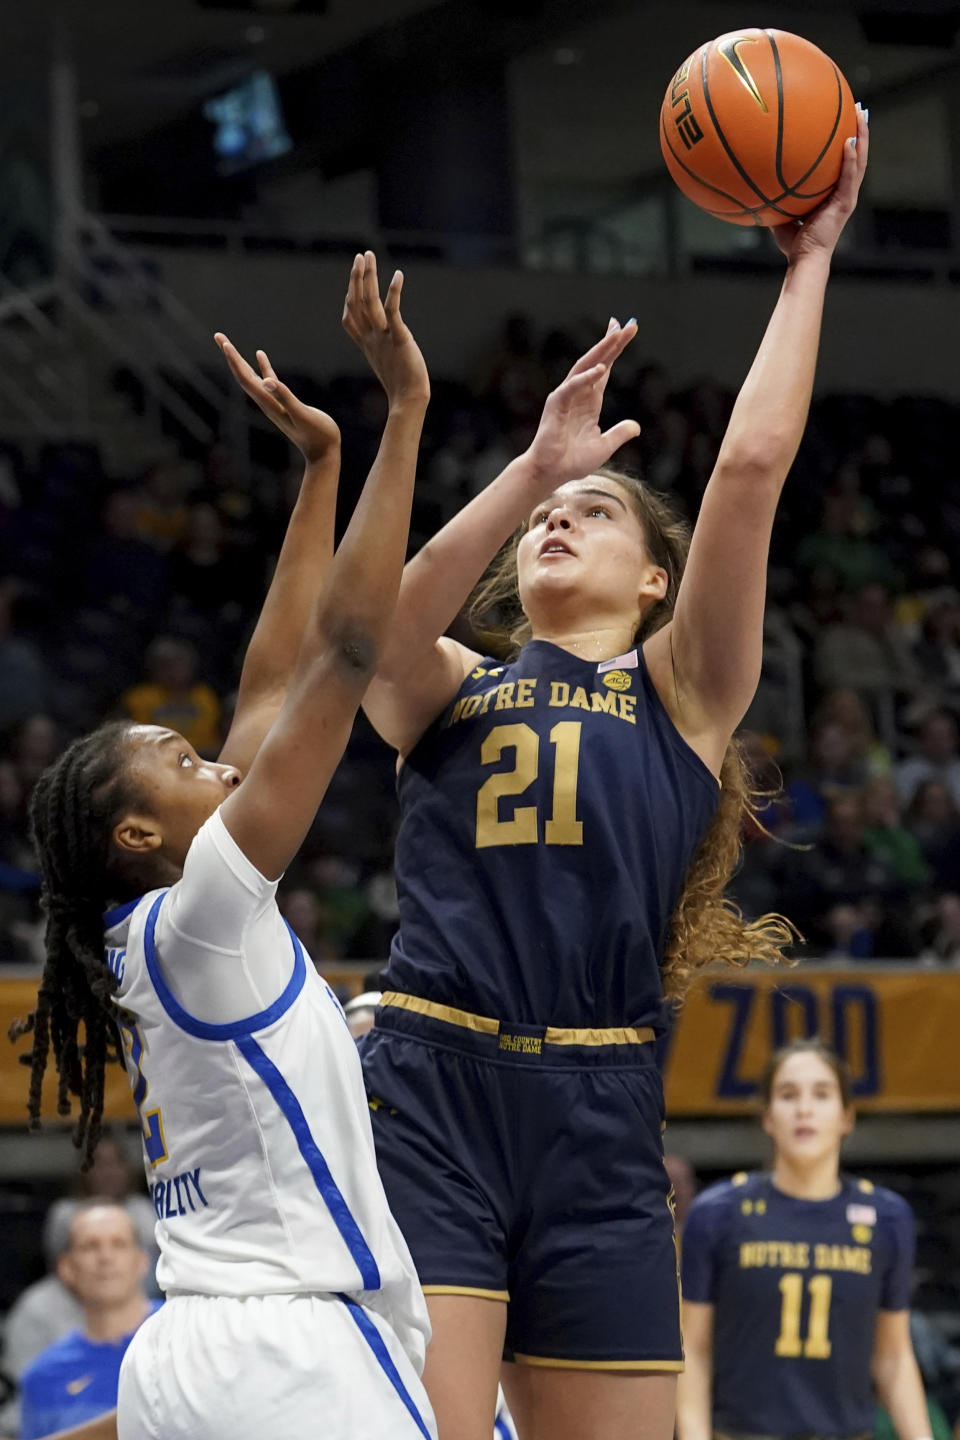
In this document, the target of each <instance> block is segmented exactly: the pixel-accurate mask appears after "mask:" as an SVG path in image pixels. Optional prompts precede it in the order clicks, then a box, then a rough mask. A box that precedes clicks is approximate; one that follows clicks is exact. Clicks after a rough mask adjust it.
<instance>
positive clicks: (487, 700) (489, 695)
mask: <svg viewBox="0 0 960 1440" xmlns="http://www.w3.org/2000/svg"><path fill="white" fill-rule="evenodd" d="M496 693H497V692H496V690H488V691H487V692H486V694H485V695H484V697H483V705H482V707H481V709H480V714H481V715H486V713H487V711H488V710H489V709H490V701H491V700H492V699H493V697H494V695H496Z"/></svg>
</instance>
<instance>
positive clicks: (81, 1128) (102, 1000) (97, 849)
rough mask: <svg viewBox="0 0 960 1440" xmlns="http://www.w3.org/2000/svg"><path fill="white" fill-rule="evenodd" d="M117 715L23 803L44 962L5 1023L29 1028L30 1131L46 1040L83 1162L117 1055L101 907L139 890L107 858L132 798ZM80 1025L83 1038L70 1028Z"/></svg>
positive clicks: (77, 744) (20, 1030)
mask: <svg viewBox="0 0 960 1440" xmlns="http://www.w3.org/2000/svg"><path fill="white" fill-rule="evenodd" d="M129 730H130V725H129V723H128V722H126V721H116V722H113V723H111V724H108V725H103V726H101V727H100V729H98V730H95V731H93V733H92V734H90V735H86V736H84V737H83V738H82V739H80V740H75V741H74V742H73V744H72V745H70V746H69V747H68V748H67V749H66V750H65V751H64V752H63V754H62V755H61V756H60V758H59V760H57V761H56V763H55V764H54V765H52V766H51V767H50V768H49V769H48V770H46V771H45V772H44V774H43V775H41V777H40V779H39V780H38V781H37V784H36V787H35V788H34V791H33V795H32V797H31V800H30V829H31V834H32V837H33V843H34V846H35V849H36V853H37V858H38V860H39V862H40V870H41V878H42V892H41V902H40V903H41V907H42V909H43V911H44V913H45V915H46V921H47V924H46V933H45V945H46V952H47V958H46V964H45V966H44V970H43V975H42V977H41V980H40V988H39V991H38V993H37V1005H36V1009H35V1010H34V1011H33V1012H32V1014H31V1015H29V1016H28V1017H27V1019H26V1020H17V1021H15V1022H14V1024H13V1025H12V1026H11V1027H10V1032H9V1033H10V1039H11V1040H15V1039H17V1038H19V1036H21V1035H26V1034H30V1033H31V1032H32V1034H33V1049H32V1050H31V1052H30V1054H28V1055H24V1056H22V1057H21V1061H22V1063H23V1064H25V1065H29V1066H30V1093H29V1098H28V1101H27V1109H28V1112H29V1115H30V1128H31V1129H37V1128H38V1126H39V1124H40V1104H41V1091H42V1088H43V1077H44V1072H45V1071H46V1068H47V1059H48V1055H49V1052H50V1048H51V1046H52V1047H53V1054H54V1060H55V1062H56V1066H57V1074H58V1077H59V1081H58V1086H57V1113H58V1114H60V1115H69V1114H70V1108H71V1107H70V1096H71V1095H75V1096H76V1097H77V1098H78V1099H79V1101H80V1115H79V1118H78V1120H77V1124H76V1127H75V1129H74V1135H73V1143H74V1144H75V1145H76V1146H77V1148H78V1149H82V1150H83V1168H84V1169H85V1170H86V1169H88V1168H89V1165H90V1162H91V1160H92V1158H93V1152H94V1150H95V1149H96V1145H97V1141H98V1140H99V1138H100V1131H101V1118H102V1115H103V1091H104V1069H105V1066H106V1063H107V1062H108V1061H111V1060H120V1059H121V1057H122V1050H121V1040H120V1033H119V1030H118V1028H117V1023H116V1013H115V1010H114V1006H113V1003H112V1001H111V996H112V995H113V992H114V990H115V989H116V985H117V982H116V980H115V979H114V976H113V975H112V974H111V972H110V970H109V969H108V968H107V965H106V963H105V961H104V956H103V912H104V910H105V909H106V908H107V906H108V905H109V904H110V903H111V902H116V901H118V900H120V901H122V900H125V899H127V898H130V897H131V896H132V895H135V894H138V893H140V890H141V889H147V888H149V886H138V885H137V883H136V881H135V880H133V879H132V877H125V876H124V875H123V874H122V873H120V872H119V870H118V867H117V866H116V865H115V864H114V863H113V862H112V859H111V848H112V841H111V834H112V830H113V827H114V825H115V824H116V823H117V821H118V820H119V819H121V818H122V815H123V811H124V810H125V809H126V808H127V807H128V806H130V804H131V803H133V802H134V800H135V792H134V790H133V787H132V785H131V782H130V779H129V776H128V773H127V770H128V766H127V764H126V761H127V759H128V757H127V756H126V755H125V754H124V741H125V738H126V736H127V734H128V732H129ZM81 1025H82V1026H83V1044H82V1045H81V1043H80V1027H81Z"/></svg>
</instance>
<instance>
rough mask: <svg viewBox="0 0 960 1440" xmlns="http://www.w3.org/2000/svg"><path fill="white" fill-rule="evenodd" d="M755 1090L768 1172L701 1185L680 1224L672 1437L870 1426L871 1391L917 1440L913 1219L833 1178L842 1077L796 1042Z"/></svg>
mask: <svg viewBox="0 0 960 1440" xmlns="http://www.w3.org/2000/svg"><path fill="white" fill-rule="evenodd" d="M761 1096H762V1100H763V1128H764V1130H766V1132H767V1134H768V1135H769V1136H770V1137H771V1139H772V1141H773V1169H772V1171H771V1172H770V1173H769V1174H765V1173H756V1174H751V1175H747V1174H742V1175H735V1176H734V1177H733V1179H732V1180H726V1181H724V1182H723V1183H722V1184H720V1185H713V1186H711V1187H710V1189H709V1190H705V1191H704V1192H703V1194H702V1195H699V1196H698V1197H697V1199H696V1200H695V1201H694V1204H693V1207H692V1209H691V1211H690V1214H689V1216H688V1218H687V1224H686V1229H685V1231H684V1237H683V1296H684V1299H683V1334H684V1341H685V1345H686V1352H687V1363H686V1371H685V1373H684V1374H683V1375H682V1376H681V1379H680V1388H679V1395H678V1409H677V1428H678V1434H679V1440H712V1437H713V1436H715V1435H721V1436H724V1437H731V1440H740V1437H743V1436H747V1435H750V1436H755V1435H765V1436H770V1437H774V1436H776V1437H784V1440H789V1437H794V1436H800V1435H817V1436H838V1437H840V1436H863V1435H870V1434H872V1432H873V1424H874V1406H875V1401H874V1394H873V1391H874V1387H876V1394H877V1397H878V1398H879V1400H880V1401H881V1402H882V1404H883V1405H885V1406H886V1408H887V1410H888V1411H889V1413H890V1415H891V1417H892V1419H893V1423H894V1426H895V1428H896V1432H897V1434H898V1436H899V1437H900V1440H918V1437H920V1436H923V1435H926V1434H928V1432H929V1421H928V1419H927V1408H926V1404H925V1402H924V1395H923V1383H922V1381H921V1379H920V1372H919V1370H918V1368H917V1362H916V1360H915V1359H914V1355H913V1349H912V1346H911V1343H910V1328H909V1321H910V1313H909V1306H910V1292H911V1289H912V1284H913V1253H914V1237H913V1216H912V1215H911V1213H910V1208H909V1206H908V1205H907V1204H906V1202H905V1201H904V1200H901V1198H900V1196H899V1195H894V1194H893V1192H892V1191H890V1190H882V1189H879V1188H878V1187H876V1186H874V1185H871V1184H870V1182H869V1181H867V1180H856V1179H854V1178H853V1177H851V1176H847V1175H843V1174H841V1172H840V1146H841V1143H842V1141H843V1137H844V1136H845V1135H848V1134H849V1133H850V1130H851V1129H852V1128H853V1122H854V1113H853V1103H852V1095H851V1087H850V1073H849V1070H848V1069H847V1066H846V1065H845V1064H844V1062H843V1061H842V1060H839V1059H838V1058H837V1056H836V1055H834V1054H833V1052H832V1051H830V1050H828V1049H827V1048H826V1047H825V1046H824V1045H822V1044H821V1043H820V1042H819V1041H817V1040H798V1041H795V1042H794V1043H793V1044H792V1045H789V1046H787V1047H786V1049H784V1050H780V1051H778V1053H777V1054H776V1055H774V1057H773V1059H772V1061H771V1063H770V1065H769V1066H768V1068H767V1072H766V1075H765V1077H764V1080H763V1084H762V1087H761Z"/></svg>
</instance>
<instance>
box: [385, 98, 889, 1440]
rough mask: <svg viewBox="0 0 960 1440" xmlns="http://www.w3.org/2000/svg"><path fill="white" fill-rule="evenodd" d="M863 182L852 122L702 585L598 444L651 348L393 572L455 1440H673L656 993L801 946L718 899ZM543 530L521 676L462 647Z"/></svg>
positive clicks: (410, 1040)
mask: <svg viewBox="0 0 960 1440" xmlns="http://www.w3.org/2000/svg"><path fill="white" fill-rule="evenodd" d="M866 152H867V126H866V119H865V117H864V116H863V115H861V114H859V112H858V134H857V136H856V137H851V138H850V141H849V142H848V144H847V146H846V151H845V158H844V163H843V171H842V175H841V178H840V181H839V184H838V186H837V188H836V190H835V191H834V192H833V194H832V196H831V197H830V198H829V199H828V200H827V201H826V202H825V203H824V204H823V205H822V206H821V207H820V208H819V209H818V210H817V211H816V212H814V213H813V214H812V215H811V216H810V217H808V218H807V220H806V221H805V223H804V224H803V226H795V225H791V226H784V227H782V228H781V229H778V230H775V231H774V232H773V234H774V238H775V239H776V242H777V244H778V245H779V246H780V248H781V250H782V251H783V252H784V254H785V255H786V258H787V272H786V276H785V279H784V282H783V288H782V290H781V293H780V297H779V299H778V301H777V305H776V308H775V310H774V313H773V315H772V317H771V319H770V322H769V324H768V327H767V330H766V333H765V335H764V338H763V340H762V343H761V345H760V349H759V352H758V354H757V357H756V359H755V361H754V363H753V365H752V367H751V370H750V373H749V375H748V376H747V379H746V381H745V383H744V385H743V388H742V389H741V391H740V395H739V397H738V400H737V403H736V405H735V406H734V409H733V413H732V416H731V419H730V424H729V426H728V429H727V433H726V436H725V438H724V441H723V445H722V447H721V449H720V453H719V456H718V459H717V464H716V468H715V471H714V474H713V476H712V477H711V479H710V483H709V485H708V487H707V490H706V493H705V495H704V498H703V503H702V505H701V508H700V515H699V518H698V520H697V524H696V529H695V531H694V534H693V538H692V541H691V542H690V548H689V559H687V557H686V532H685V529H684V527H683V526H682V525H681V524H679V523H677V522H676V520H675V517H673V516H672V515H671V514H670V513H669V511H668V509H667V507H666V506H665V505H664V504H663V503H662V502H661V500H660V499H659V497H657V496H656V495H655V494H653V493H651V492H650V491H649V490H648V489H647V488H646V487H644V486H643V485H641V484H638V483H636V482H633V481H630V480H629V479H625V478H617V477H616V476H614V475H611V474H610V473H605V472H603V471H602V470H601V469H600V467H602V466H603V465H604V464H605V462H606V461H608V460H609V458H610V456H611V455H612V454H613V452H614V451H615V450H616V449H617V447H618V446H619V445H620V444H622V443H623V441H625V440H626V439H628V438H630V437H631V436H633V435H635V434H636V433H637V429H638V427H637V426H636V424H635V423H634V422H631V421H622V422H621V423H620V424H619V425H616V426H614V427H613V428H612V429H611V430H609V431H607V432H606V433H602V432H601V431H600V428H599V423H598V422H599V415H600V407H601V402H602V397H603V389H604V385H605V384H606V380H607V378H608V375H609V371H610V366H611V365H612V363H613V362H614V360H615V359H616V357H617V355H618V354H620V352H621V351H622V350H623V348H624V346H625V345H626V344H627V343H628V341H629V340H630V339H632V337H633V335H634V334H635V333H636V331H635V328H634V325H633V323H632V322H631V323H629V324H628V325H627V326H626V327H624V328H623V329H622V330H621V329H620V327H619V326H617V325H616V324H615V323H614V324H613V325H612V326H611V329H610V330H609V332H608V334H607V336H606V337H605V339H604V340H602V341H600V342H599V344H598V345H597V346H596V347H594V349H593V350H592V351H591V352H589V353H588V354H587V355H586V356H584V357H583V359H582V360H580V361H579V362H578V363H577V364H576V365H575V366H574V367H573V369H572V370H571V372H570V374H569V376H568V377H567V379H566V380H565V381H564V382H563V383H562V384H561V385H560V386H559V387H558V389H557V390H556V391H554V392H553V394H552V395H551V396H550V397H549V398H548V400H547V402H546V406H545V409H544V413H543V417H542V419H541V423H540V427H539V429H538V432H537V435H536V437H535V438H534V440H533V442H532V445H531V447H530V449H529V450H528V451H527V452H526V453H525V454H524V455H522V456H520V457H519V458H518V459H517V460H516V461H514V462H513V463H512V464H511V465H510V466H509V467H508V469H507V471H506V472H505V473H504V474H503V475H502V476H500V477H499V478H498V479H497V480H495V481H494V482H493V483H492V484H491V485H490V486H489V487H488V488H487V489H486V490H485V491H483V492H482V494H481V495H480V496H478V497H477V498H476V500H474V501H473V502H472V503H471V504H470V505H468V506H467V507H466V508H465V509H464V510H463V511H462V512H461V513H460V514H459V515H458V516H456V517H455V518H454V520H452V521H451V522H450V523H449V524H448V525H447V526H446V527H445V528H444V530H442V531H441V532H440V534H439V535H438V536H437V537H436V539H435V540H433V541H431V542H430V543H429V544H428V545H427V546H425V548H424V549H423V550H422V551H421V552H420V554H419V555H418V556H416V557H415V559H414V560H413V561H412V562H411V564H410V565H409V566H408V568H407V571H406V575H405V578H404V584H403V588H402V591H401V599H400V604H399V605H398V610H397V618H396V624H395V627H394V634H393V637H392V639H391V642H390V644H389V646H388V647H387V650H386V652H385V654H384V657H383V660H382V662H381V666H380V669H379V672H378V676H377V680H376V681H375V683H374V685H373V686H371V688H370V690H369V692H368V694H367V697H366V699H365V702H364V704H365V709H366V711H367V714H368V716H369V718H370V719H371V720H372V722H373V724H374V725H375V726H376V727H377V728H378V730H379V731H380V733H381V734H382V735H383V736H384V737H385V738H386V739H387V740H389V741H390V742H391V743H392V744H393V745H394V746H395V747H396V749H397V751H398V752H399V755H400V757H401V760H402V765H401V769H400V777H399V788H400V798H401V809H402V816H401V826H400V832H399V838H398V845H397V867H396V868H397V882H398V894H399V904H400V931H399V935H398V937H397V938H396V940H395V941H394V945H393V950H392V953H391V957H390V961H389V965H388V967H387V970H386V972H385V977H384V994H383V997H382V1003H381V1007H380V1010H379V1012H378V1017H377V1023H376V1025H375V1027H374V1029H373V1030H372V1031H371V1033H370V1034H369V1035H367V1036H366V1037H364V1039H363V1040H362V1041H361V1046H362V1050H363V1057H364V1070H365V1075H366V1081H367V1086H368V1090H369V1092H370V1095H371V1104H372V1106H373V1107H374V1114H373V1125H374V1137H375V1140H376V1145H377V1160H378V1164H379V1167H380V1173H381V1176H382V1177H383V1181H384V1187H385V1189H386V1191H387V1194H388V1196H389V1199H390V1204H391V1207H392V1209H393V1212H394V1214H395V1215H396V1216H397V1219H398V1221H399V1223H400V1226H401V1228H402V1229H403V1232H404V1234H405V1236H406V1238H407V1241H408V1243H409V1245H410V1248H411V1252H412V1254H413V1257H414V1261H415V1264H416V1266H417V1271H418V1274H419V1276H420V1279H421V1281H422V1283H423V1286H424V1290H425V1292H426V1294H427V1301H428V1305H429V1308H430V1313H431V1320H432V1324H433V1341H432V1343H431V1346H430V1350H429V1352H428V1357H427V1368H426V1371H425V1383H426V1385H427V1390H428V1392H429V1394H430V1396H431V1400H432V1402H433V1405H434V1410H435V1412H436V1414H437V1419H438V1424H439V1429H440V1434H441V1436H442V1437H443V1440H489V1434H490V1427H491V1423H492V1421H493V1416H494V1407H495V1403H496V1394H497V1380H498V1376H499V1372H500V1368H501V1361H502V1360H503V1359H504V1358H505V1359H506V1360H507V1361H508V1362H512V1363H507V1364H506V1365H504V1367H503V1371H504V1376H503V1385H504V1390H505V1392H506V1396H507V1401H508V1403H509V1405H510V1410H511V1413H512V1414H513V1417H514V1419H515V1421H516V1424H517V1428H518V1430H519V1433H520V1435H521V1436H522V1437H523V1440H574V1437H576V1440H594V1437H596V1440H638V1437H639V1440H668V1437H670V1436H671V1435H672V1432H673V1424H674V1411H675V1394H676V1374H677V1372H678V1371H679V1370H680V1369H681V1368H682V1364H683V1361H682V1348H681V1340H680V1324H679V1320H680V1317H679V1298H678V1294H677V1266H676V1252H675V1245H674V1233H673V1221H672V1216H671V1213H670V1208H669V1207H670V1198H669V1183H668V1181H667V1177H666V1174H665V1171H664V1167H663V1159H662V1153H663V1152H662V1141H661V1122H662V1118H663V1096H662V1086H661V1081H660V1076H659V1074H658V1072H657V1069H656V1062H655V1058H654V1047H653V1044H652V1043H651V1042H652V1041H653V1039H654V1038H655V1036H656V1033H657V1032H658V1030H661V1029H662V1027H663V995H664V989H666V992H667V994H668V995H670V996H680V995H682V993H683V991H684V989H685V987H686V985H687V983H688V981H689V978H690V975H691V973H692V972H693V970H694V969H695V968H696V967H697V966H698V965H701V964H704V963H706V962H707V961H712V960H714V959H718V958H720V959H726V960H729V961H731V962H737V961H739V962H742V961H743V960H745V959H746V958H748V957H749V956H751V955H762V956H765V957H766V958H767V959H773V958H776V956H777V955H778V954H779V946H780V945H782V944H783V943H784V942H785V941H786V940H787V939H789V938H790V933H791V932H790V931H789V929H788V927H787V926H786V925H785V924H784V923H783V921H782V920H777V919H776V918H774V917H765V919H764V920H762V921H760V922H757V923H755V924H752V925H748V924H746V923H745V922H744V921H743V919H742V917H741V916H739V914H738V913H736V912H734V911H733V910H732V909H731V907H729V906H727V905H725V904H724V901H723V888H724V885H725V883H726V880H727V879H728V877H729V875H730V872H731V869H732V867H733V864H734V862H735V859H736V855H737V852H738V847H739V836H740V832H741V826H742V822H743V818H744V813H745V808H746V807H747V805H748V796H747V794H746V784H745V781H744V774H743V766H742V762H741V761H740V759H739V756H738V753H737V752H736V750H735V747H733V746H732V745H731V737H732V735H733V732H734V730H735V729H736V727H737V725H738V723H739V722H740V720H741V718H742V716H743V714H744V712H745V711H746V709H747V706H748V705H749V703H750V701H751V699H752V697H753V694H754V691H755V688H756V684H757V679H758V676H759V670H760V660H761V649H762V622H763V607H764V599H765V590H766V559H767V551H768V547H769V540H770V533H771V529H772V525H773V521H774V516H775V513H776V508H777V502H778V499H779V495H780V491H781V489H782V486H783V483H784V481H785V479H786V476H787V473H788V471H789V469H790V467H791V465H792V463H793V459H794V456H795V454H796V451H797V447H798V445H799V443H800V438H801V436H802V434H803V429H804V426H805V423H806V416H807V411H808V408H809V403H810V396H811V392H812V387H813V377H814V371H815V367H816V356H817V349H818V345H819V338H820V328H821V320H822V312H823V302H824V296H825V292H826V288H827V281H828V277H829V273H830V264H831V256H832V253H833V250H834V247H835V245H836V243H837V240H838V239H839V236H840V233H841V231H842V229H843V227H844V225H845V223H846V221H847V219H848V218H849V216H850V214H851V213H852V211H853V209H854V206H855V204H856V199H857V194H858V191H859V187H860V183H861V180H862V178H863V173H864V169H865V165H866V159H867V154H866ZM525 517H526V524H525V525H524V527H523V531H522V534H521V537H520V539H519V542H518V544H517V547H516V550H515V552H513V553H511V552H508V553H507V555H506V556H505V559H504V564H503V566H502V567H501V571H500V577H501V579H502V580H503V583H502V584H500V585H497V586H495V588H494V594H495V595H496V597H497V598H498V599H500V600H504V601H509V599H510V598H511V597H512V598H513V599H514V601H515V600H516V598H517V594H518V591H519V598H520V603H521V604H522V609H523V612H524V614H523V615H522V616H520V615H518V619H523V620H525V622H526V623H525V625H524V626H522V627H521V626H518V627H517V631H516V632H515V635H514V637H513V638H514V640H515V646H516V648H517V649H518V651H519V653H514V655H513V656H512V657H511V658H510V659H509V660H508V661H500V660H497V659H490V658H485V657H484V656H483V655H481V654H479V653H478V652H477V651H475V650H472V649H470V648H468V647H466V646H463V645H460V644H458V643H456V642H455V641H453V640H450V639H448V638H445V637H444V636H443V632H444V630H445V628H446V627H447V626H448V625H449V624H450V623H451V621H452V620H453V618H454V616H455V615H456V613H457V611H458V610H459V609H460V607H461V606H462V604H463V602H464V600H465V599H466V597H467V595H468V593H469V591H470V589H471V588H472V587H473V585H474V584H475V583H476V581H477V580H478V579H479V578H480V575H481V573H482V571H483V569H484V567H485V565H486V564H487V563H488V561H489V560H490V559H491V558H492V556H493V554H494V552H495V551H496V550H497V548H498V547H499V546H501V545H502V544H503V542H504V541H505V540H507V539H508V538H509V536H510V534H511V533H512V532H513V531H514V530H515V527H516V526H517V525H518V524H519V523H521V522H522V521H523V520H524V518H525ZM521 647H522V648H521ZM718 779H721V780H722V790H721V787H720V786H719V785H718V783H717V782H718Z"/></svg>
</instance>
